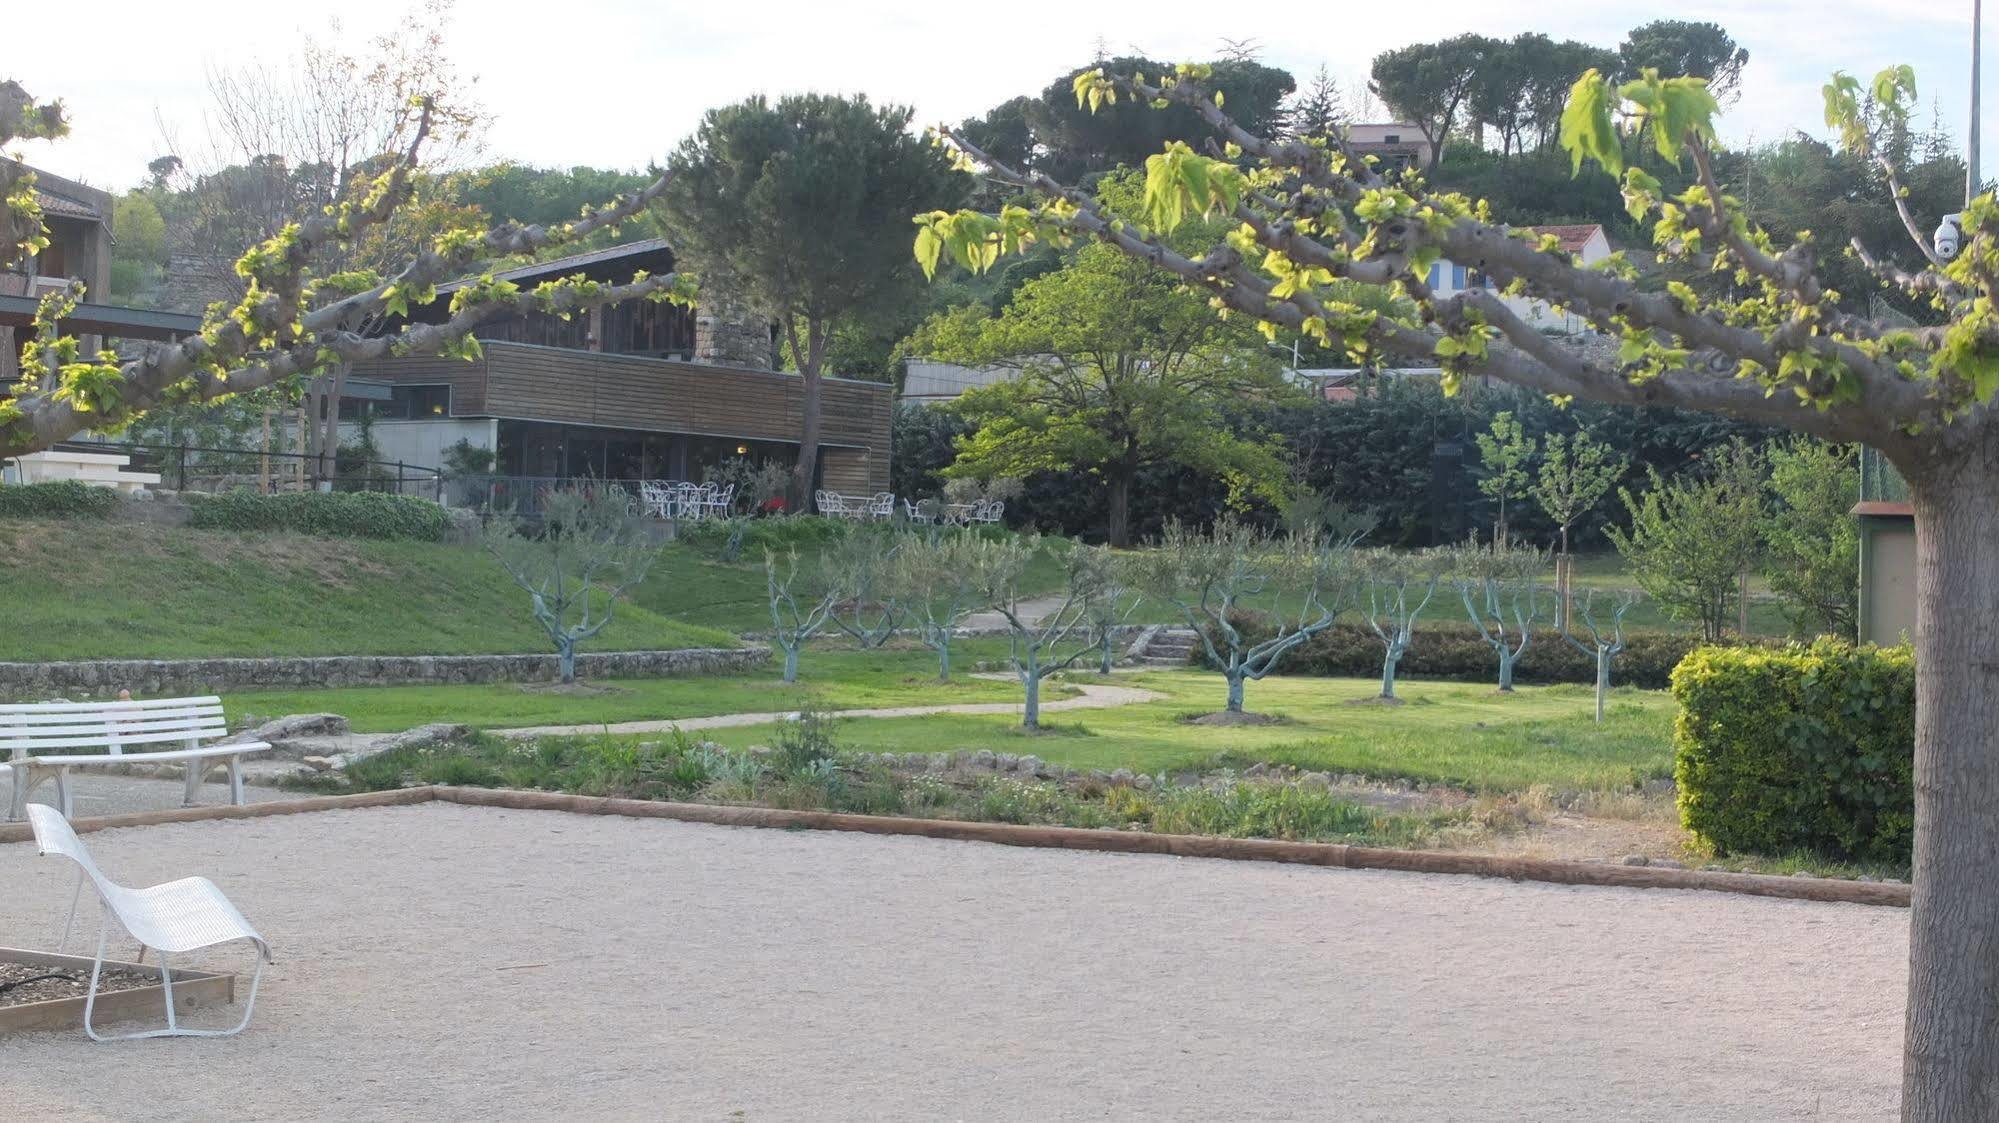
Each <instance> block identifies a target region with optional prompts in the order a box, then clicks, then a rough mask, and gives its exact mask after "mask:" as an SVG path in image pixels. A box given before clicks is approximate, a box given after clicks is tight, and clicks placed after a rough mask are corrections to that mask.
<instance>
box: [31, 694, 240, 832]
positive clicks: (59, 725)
mask: <svg viewBox="0 0 1999 1123" xmlns="http://www.w3.org/2000/svg"><path fill="white" fill-rule="evenodd" d="M228 732H229V727H228V726H227V724H225V723H224V721H223V718H222V699H220V698H215V697H208V698H152V699H148V700H146V701H144V702H46V703H35V704H31V705H5V706H0V749H6V750H8V751H9V759H7V760H5V761H0V768H11V769H13V770H14V804H13V807H12V809H11V810H10V811H9V812H8V815H7V818H8V819H9V820H11V821H18V820H20V819H21V818H22V817H24V816H25V815H26V814H27V810H28V793H30V792H32V791H33V790H34V789H35V788H36V787H37V786H38V785H39V784H41V782H42V781H44V780H47V779H50V778H51V777H53V778H54V779H55V782H56V805H57V806H58V807H59V808H60V809H61V810H62V813H63V816H64V817H65V818H67V817H69V816H70V815H71V814H72V813H73V812H74V810H75V809H74V807H73V806H72V805H71V798H70V790H69V770H70V769H72V768H104V767H107V766H110V765H117V764H150V763H164V764H181V765H184V766H185V767H186V770H187V791H186V798H185V800H184V803H185V805H186V806H188V807H192V806H194V803H195V798H196V797H197V796H199V795H200V794H201V784H202V781H203V780H204V779H206V778H207V776H208V772H209V770H210V769H211V768H214V767H215V766H216V764H218V763H223V764H226V765H227V766H228V768H229V802H231V803H234V804H241V803H242V802H243V757H244V756H246V755H247V754H250V753H259V752H264V751H265V750H267V749H269V748H270V746H269V745H267V744H265V743H264V742H262V741H239V742H236V743H234V744H228V745H203V744H202V742H203V741H209V740H213V739H215V738H218V737H222V736H225V735H227V734H228ZM134 745H157V746H161V748H160V749H158V750H156V751H154V750H149V751H141V752H126V751H125V750H126V749H127V748H130V747H132V746H134ZM166 746H175V747H172V748H167V747H166ZM88 748H102V749H104V750H106V751H105V752H102V753H89V754H81V753H79V754H73V755H48V753H49V750H51V749H88Z"/></svg>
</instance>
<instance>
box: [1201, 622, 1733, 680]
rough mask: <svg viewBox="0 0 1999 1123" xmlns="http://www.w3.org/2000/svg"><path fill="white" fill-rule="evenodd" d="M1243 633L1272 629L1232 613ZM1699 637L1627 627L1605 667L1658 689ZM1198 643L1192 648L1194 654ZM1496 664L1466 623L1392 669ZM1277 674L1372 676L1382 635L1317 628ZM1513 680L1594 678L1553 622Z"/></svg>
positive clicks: (1435, 672) (1472, 671) (1450, 673)
mask: <svg viewBox="0 0 1999 1123" xmlns="http://www.w3.org/2000/svg"><path fill="white" fill-rule="evenodd" d="M1237 626H1238V628H1241V629H1244V632H1243V634H1244V637H1245V638H1246V639H1248V640H1250V641H1251V642H1256V641H1258V640H1261V639H1263V638H1265V637H1267V636H1268V635H1269V634H1270V630H1271V629H1270V625H1269V623H1268V622H1266V621H1263V620H1262V619H1260V618H1258V617H1257V616H1255V615H1254V614H1243V615H1241V616H1239V617H1238V622H1237ZM1700 642H1701V641H1700V637H1699V636H1695V635H1690V634H1683V633H1679V632H1630V633H1627V634H1626V646H1625V649H1624V653H1623V654H1621V655H1619V656H1618V657H1617V663H1616V665H1615V666H1614V667H1612V668H1611V672H1610V677H1611V682H1612V683H1613V684H1614V685H1616V686H1640V687H1645V688H1646V689H1649V690H1659V689H1663V688H1664V687H1665V686H1666V685H1667V684H1668V682H1669V681H1670V680H1671V677H1672V673H1673V668H1674V667H1675V666H1677V665H1678V664H1679V662H1680V660H1681V659H1684V658H1685V657H1686V655H1687V653H1688V652H1690V651H1692V650H1694V649H1695V648H1697V647H1699V646H1700ZM1199 650H1200V649H1199V648H1198V647H1197V648H1196V649H1195V651H1196V658H1198V657H1199ZM1497 668H1498V658H1497V656H1495V655H1494V654H1493V651H1492V646H1491V645H1490V644H1488V643H1486V641H1485V640H1483V639H1481V638H1479V634H1478V632H1477V630H1476V629H1474V628H1472V627H1470V626H1469V625H1465V624H1444V623H1441V622H1439V623H1436V624H1427V623H1426V624H1425V625H1424V626H1423V627H1422V628H1421V629H1420V630H1418V631H1417V632H1416V633H1415V634H1414V636H1413V637H1412V639H1411V641H1410V644H1409V651H1408V653H1407V654H1405V655H1404V656H1403V657H1402V661H1401V663H1400V665H1399V667H1398V674H1400V675H1405V676H1408V677H1411V678H1429V679H1444V680H1447V681H1451V682H1491V681H1492V677H1493V673H1494V672H1495V670H1496V669H1497ZM1279 673H1281V674H1284V675H1318V676H1321V677H1335V676H1337V677H1342V678H1376V677H1379V676H1380V674H1381V640H1380V639H1379V638H1378V637H1377V636H1375V634H1374V632H1373V631H1372V630H1370V629H1369V628H1368V627H1367V625H1365V624H1355V623H1340V624H1335V625H1333V626H1332V627H1331V628H1328V629H1326V630H1325V631H1323V632H1320V633H1319V634H1318V635H1316V636H1313V637H1312V638H1311V639H1310V640H1307V641H1306V642H1305V643H1304V644H1303V645H1302V646H1300V647H1298V648H1296V649H1294V650H1293V651H1292V652H1291V653H1290V654H1289V655H1287V656H1285V657H1284V663H1283V666H1282V668H1281V669H1280V671H1279ZM1513 679H1514V681H1515V682H1521V683H1551V682H1580V683H1594V682H1595V681H1596V662H1595V660H1594V659H1593V658H1591V657H1590V656H1588V655H1585V654H1583V653H1582V652H1580V651H1577V650H1576V649H1575V648H1573V647H1571V646H1569V645H1568V644H1566V643H1563V642H1562V634H1561V633H1560V632H1558V631H1556V630H1554V629H1552V628H1540V629H1537V630H1535V632H1534V638H1533V640H1532V641H1531V642H1530V643H1529V644H1528V645H1527V651H1526V653H1525V654H1523V655H1521V656H1520V661H1519V662H1518V663H1516V664H1514V667H1513Z"/></svg>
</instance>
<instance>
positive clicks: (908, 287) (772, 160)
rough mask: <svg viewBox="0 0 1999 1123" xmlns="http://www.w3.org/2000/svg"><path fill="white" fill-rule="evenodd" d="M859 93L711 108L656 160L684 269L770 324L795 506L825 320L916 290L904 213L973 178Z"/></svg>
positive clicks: (869, 312)
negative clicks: (793, 389) (788, 405)
mask: <svg viewBox="0 0 1999 1123" xmlns="http://www.w3.org/2000/svg"><path fill="white" fill-rule="evenodd" d="M910 116H911V110H909V109H907V108H904V107H901V106H875V105H871V104H869V102H868V99H867V98H866V97H862V96H854V97H839V96H833V95H828V94H799V95H795V96H791V97H785V98H780V99H779V100H777V101H775V102H773V101H770V100H769V99H767V98H764V97H762V96H757V97H752V98H750V99H749V100H747V101H744V102H741V103H739V104H736V105H731V106H727V107H725V108H722V109H714V110H710V111H709V112H708V114H707V116H706V117H704V118H703V119H702V122H701V125H700V127H699V128H698V129H696V130H695V132H694V135H693V136H691V137H688V138H687V139H686V140H684V141H682V142H681V143H680V146H679V147H678V148H676V149H675V150H674V152H673V155H672V156H671V157H670V158H669V159H668V161H667V169H668V174H669V175H670V176H671V184H670V186H669V187H668V189H667V192H666V194H665V196H664V197H663V198H662V199H661V201H660V205H659V211H658V213H659V218H660V222H661V224H662V226H663V227H664V229H665V232H666V235H667V237H668V238H669V239H670V240H671V242H672V243H673V247H674V251H675V253H676V254H677V255H678V256H679V258H680V260H681V262H683V263H684V267H685V268H689V269H692V270H694V271H695V272H697V273H699V274H700V275H701V276H702V277H703V278H704V281H705V283H706V284H707V286H708V287H709V288H710V289H719V290H722V291H725V292H728V293H730V294H732V295H734V296H736V297H737V298H739V299H742V300H744V301H746V302H747V303H748V305H749V306H750V307H751V308H752V309H753V310H755V311H756V312H759V313H761V314H763V315H766V316H768V317H770V318H771V319H772V320H774V321H776V322H777V323H778V325H779V328H780V330H781V332H782V333H783V339H784V343H785V351H786V353H787V354H788V356H789V360H790V363H791V364H792V365H793V366H794V367H796V368H797V370H798V373H799V375H800V377H802V378H803V379H804V382H805V393H804V401H803V404H802V406H801V409H800V418H799V434H798V467H797V473H796V475H795V477H794V479H793V483H792V489H793V492H792V496H791V499H792V502H793V509H794V510H795V509H798V506H797V504H798V501H799V500H801V499H802V498H803V497H805V496H807V495H809V494H811V492H812V488H813V486H814V485H813V480H814V477H815V474H816V473H817V471H818V467H819V427H820V414H821V408H822V407H821V404H820V397H821V395H820V379H821V378H822V377H823V376H824V375H825V374H826V373H827V372H826V370H825V360H826V352H827V347H828V345H829V343H830V342H831V341H832V337H833V330H834V328H835V326H837V325H838V324H839V323H841V322H842V321H843V320H847V319H856V318H858V319H866V318H869V317H875V316H885V315H891V314H893V313H894V312H895V311H896V310H897V309H898V308H900V307H901V306H902V304H903V303H904V302H906V301H908V300H910V299H912V298H913V297H914V295H915V287H916V280H917V273H916V269H915V266H914V264H913V263H912V262H911V261H910V260H909V216H910V215H912V214H915V213H917V212H920V211H927V210H932V209H934V208H938V207H951V206H956V205H958V204H959V203H960V202H961V201H962V200H963V199H964V198H965V195H966V192H967V191H968V189H969V187H970V178H969V177H967V176H966V175H964V174H963V173H961V172H957V171H954V170H952V168H951V164H950V161H949V159H948V158H947V157H946V156H945V155H944V153H942V152H940V151H939V150H938V149H936V148H933V147H931V146H930V145H929V144H927V143H925V142H924V141H923V140H922V139H920V138H919V137H917V136H915V135H913V134H911V133H910V131H909V122H910Z"/></svg>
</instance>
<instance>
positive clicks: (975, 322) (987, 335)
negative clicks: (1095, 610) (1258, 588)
mask: <svg viewBox="0 0 1999 1123" xmlns="http://www.w3.org/2000/svg"><path fill="white" fill-rule="evenodd" d="M1099 193H1100V194H1101V195H1102V196H1103V197H1104V198H1106V199H1110V200H1113V202H1114V204H1115V205H1117V206H1120V207H1122V208H1123V209H1125V210H1126V211H1128V212H1132V211H1136V210H1137V209H1138V207H1139V196H1138V191H1137V187H1136V180H1135V179H1134V178H1133V177H1129V176H1122V177H1112V178H1110V179H1107V180H1105V181H1104V183H1103V185H1102V187H1101V188H1100V191H1099ZM910 348H911V350H912V352H914V353H920V354H926V355H929V356H930V357H932V358H936V359H941V360H943V361H946V362H956V363H964V364H967V365H972V366H993V367H1003V368H1007V369H1009V370H1011V371H1012V372H1013V375H1012V377H1010V378H1007V379H1004V380H1002V381H999V382H995V383H993V384H992V385H990V386H986V387H981V388H979V389H976V390H972V391H970V392H968V393H966V394H964V395H963V396H962V397H960V398H959V400H958V402H957V403H956V406H955V408H956V409H957V411H958V412H959V413H960V414H961V415H963V416H964V417H965V418H966V419H968V420H969V421H971V422H973V423H974V424H975V426H976V428H974V429H973V430H972V432H971V433H969V434H968V435H966V436H964V437H962V438H960V440H959V442H958V449H959V452H958V459H957V461H956V463H955V464H954V465H953V466H952V468H951V469H950V474H953V475H958V476H975V477H978V478H982V479H984V478H992V477H996V476H1000V477H1004V476H1015V477H1019V476H1028V475H1031V474H1033V473H1036V472H1046V471H1059V470H1068V469H1081V470H1087V471H1090V472H1094V473H1096V474H1098V475H1099V476H1101V477H1102V479H1103V481H1104V487H1105V490H1106V493H1107V498H1108V512H1109V515H1108V525H1107V526H1106V527H1105V535H1106V537H1107V538H1108V539H1109V541H1110V543H1111V544H1112V545H1114V546H1126V545H1130V543H1131V491H1132V486H1133V483H1134V481H1135V480H1136V479H1137V478H1138V473H1139V471H1140V470H1141V469H1143V468H1144V467H1146V466H1147V465H1150V464H1157V463H1161V462H1165V461H1172V462H1175V463H1178V464H1182V465H1185V466H1186V467H1188V468H1191V469H1193V470H1195V471H1199V472H1205V473H1207V474H1209V475H1213V476H1227V477H1230V478H1233V479H1236V480H1239V481H1241V483H1242V484H1243V485H1244V486H1246V487H1248V488H1251V489H1255V490H1261V491H1269V490H1270V489H1272V488H1274V487H1276V485H1277V484H1278V483H1279V482H1280V479H1281V469H1280V467H1279V465H1278V461H1277V458H1276V456H1275V454H1274V453H1273V451H1272V450H1271V448H1270V447H1269V446H1268V445H1266V444H1265V443H1263V442H1261V441H1257V440H1254V439H1248V438H1245V437H1244V436H1241V435H1238V434H1236V433H1234V432H1232V431H1231V429H1230V427H1229V426H1227V425H1224V424H1222V423H1221V420H1220V414H1221V411H1222V410H1223V409H1225V408H1226V407H1228V406H1230V405H1233V404H1235V403H1239V402H1242V401H1244V400H1246V399H1256V398H1263V399H1269V398H1274V397H1277V396H1279V395H1281V394H1283V393H1284V392H1285V388H1284V384H1283V381H1282V379H1281V378H1280V377H1279V375H1278V371H1277V364H1276V361H1275V360H1274V358H1273V357H1272V355H1271V353H1270V352H1269V351H1267V350H1266V349H1265V348H1264V347H1263V346H1262V342H1261V340H1259V339H1258V338H1257V336H1256V333H1255V332H1254V331H1253V330H1252V329H1251V328H1250V327H1249V325H1247V324H1244V323H1241V322H1237V323H1228V322H1224V321H1222V320H1219V319H1217V318H1216V317H1215V315H1214V314H1213V312H1212V311H1210V309H1209V308H1208V304H1207V301H1206V300H1204V299H1202V298H1201V297H1199V296H1197V295H1194V294H1191V293H1188V292H1186V291H1184V290H1183V289H1182V287H1181V286H1179V285H1177V284H1175V283H1174V282H1173V281H1172V280H1171V279H1170V278H1167V277H1164V276H1162V275H1161V274H1159V273H1158V272H1157V271H1155V270H1151V269H1148V268H1146V267H1145V266H1144V265H1142V264H1140V263H1137V262H1133V261H1131V260H1129V259H1128V258H1126V257H1125V256H1124V255H1123V254H1120V253H1118V252H1117V251H1115V250H1113V249H1111V248H1110V247H1107V246H1086V247H1084V248H1083V249H1082V250H1080V251H1078V252H1077V253H1076V255H1075V256H1074V258H1073V259H1072V260H1071V261H1070V262H1069V264H1067V265H1066V266H1064V267H1063V268H1062V269H1060V270H1058V271H1056V272H1054V273H1050V274H1047V275H1045V276H1041V277H1036V278H1034V279H1032V280H1030V281H1028V282H1026V283H1025V284H1023V285H1022V286H1021V288H1020V291H1019V292H1017V293H1015V294H1014V297H1013V300H1012V302H1011V303H1010V304H1008V305H1007V307H1006V309H1005V310H1004V311H1002V312H1000V313H999V314H997V315H994V314H992V313H990V312H988V311H986V309H985V308H983V307H980V306H977V305H968V306H965V307H962V308H958V309H955V310H953V311H951V312H948V313H944V314H942V315H940V316H938V317H937V318H935V319H933V320H932V321H931V322H930V323H929V324H926V325H925V327H924V329H923V330H922V331H919V332H918V333H917V335H916V336H915V338H914V339H913V340H912V341H911V344H910Z"/></svg>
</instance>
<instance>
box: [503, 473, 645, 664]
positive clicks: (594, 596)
mask: <svg viewBox="0 0 1999 1123" xmlns="http://www.w3.org/2000/svg"><path fill="white" fill-rule="evenodd" d="M481 540H482V542H483V544H484V545H485V547H486V550H487V552H489V553H491V554H492V555H493V557H494V558H495V559H497V560H498V561H499V563H500V566H501V568H503V569H505V570H506V571H507V576H508V577H510V578H512V579H513V582H514V584H516V585H519V586H520V587H521V588H522V590H524V591H525V592H526V593H527V594H528V605H529V609H530V611H532V612H533V614H534V619H535V623H537V624H540V625H541V627H542V630H543V631H545V632H547V633H548V638H549V641H550V642H552V643H553V644H555V653H556V656H557V658H558V659H559V660H560V664H561V671H562V681H563V682H575V681H576V648H577V646H578V645H580V644H582V643H583V642H584V641H585V640H588V639H592V638H594V637H595V636H596V635H597V633H599V632H601V631H603V630H604V628H605V626H606V625H608V624H609V623H610V622H611V617H612V615H613V614H614V613H615V612H616V611H617V607H618V598H619V597H621V596H623V595H624V593H625V590H627V589H629V588H631V587H632V586H634V585H637V584H638V583H639V582H641V581H644V580H645V578H646V574H647V573H648V572H649V571H650V570H651V569H652V564H653V562H654V561H656V560H658V558H659V546H658V545H657V544H656V543H654V542H653V541H652V538H651V536H650V534H649V533H648V531H647V529H646V526H645V524H644V523H643V522H642V521H641V520H638V519H635V518H632V517H631V499H630V497H628V496H627V495H626V494H625V493H624V492H623V491H620V490H618V489H617V488H614V487H574V488H556V489H552V490H550V491H548V492H546V493H544V494H543V495H542V496H541V521H540V525H539V526H528V527H525V528H524V526H523V524H522V522H521V521H520V520H518V519H515V518H514V517H512V516H511V515H503V516H496V517H494V518H492V519H489V520H487V522H486V524H485V526H484V527H483V528H482V530H481Z"/></svg>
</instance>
